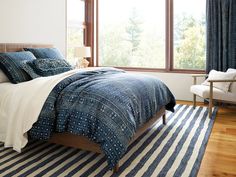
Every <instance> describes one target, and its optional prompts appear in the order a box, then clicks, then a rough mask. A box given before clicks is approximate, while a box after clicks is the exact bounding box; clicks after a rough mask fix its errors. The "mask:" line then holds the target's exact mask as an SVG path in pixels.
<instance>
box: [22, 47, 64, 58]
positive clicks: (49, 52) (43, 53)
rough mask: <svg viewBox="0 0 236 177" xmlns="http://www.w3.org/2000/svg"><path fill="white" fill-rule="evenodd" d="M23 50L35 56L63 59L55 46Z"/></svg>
mask: <svg viewBox="0 0 236 177" xmlns="http://www.w3.org/2000/svg"><path fill="white" fill-rule="evenodd" d="M24 50H25V51H30V52H32V53H33V54H34V55H35V57H36V58H51V59H65V57H64V56H63V55H62V54H61V52H60V51H59V50H58V49H56V48H24Z"/></svg>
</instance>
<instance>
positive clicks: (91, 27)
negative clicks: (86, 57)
mask: <svg viewBox="0 0 236 177" xmlns="http://www.w3.org/2000/svg"><path fill="white" fill-rule="evenodd" d="M98 3H99V0H85V26H86V27H85V33H84V35H85V36H84V39H85V45H88V46H91V50H92V57H91V61H90V65H89V66H95V67H99V50H98V48H99V37H98V34H99V25H98V24H99V5H98ZM165 3H166V7H165V8H166V24H165V26H166V32H165V35H166V36H165V37H166V45H165V63H166V65H165V68H163V69H160V68H139V67H116V68H120V69H124V70H127V71H141V72H166V73H205V72H206V71H205V70H190V69H176V68H174V43H173V41H174V0H166V2H165ZM95 46H96V47H95Z"/></svg>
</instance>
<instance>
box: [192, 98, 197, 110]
mask: <svg viewBox="0 0 236 177" xmlns="http://www.w3.org/2000/svg"><path fill="white" fill-rule="evenodd" d="M196 97H197V96H196V95H195V94H193V108H194V109H195V108H196Z"/></svg>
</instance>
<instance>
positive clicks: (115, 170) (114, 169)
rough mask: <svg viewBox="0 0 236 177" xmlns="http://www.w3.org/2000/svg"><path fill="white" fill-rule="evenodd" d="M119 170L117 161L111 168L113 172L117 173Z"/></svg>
mask: <svg viewBox="0 0 236 177" xmlns="http://www.w3.org/2000/svg"><path fill="white" fill-rule="evenodd" d="M118 170H119V162H118V163H117V164H116V166H115V167H114V168H113V173H117V172H118Z"/></svg>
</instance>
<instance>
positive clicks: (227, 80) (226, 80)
mask: <svg viewBox="0 0 236 177" xmlns="http://www.w3.org/2000/svg"><path fill="white" fill-rule="evenodd" d="M208 82H236V79H222V80H220V79H219V80H208Z"/></svg>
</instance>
